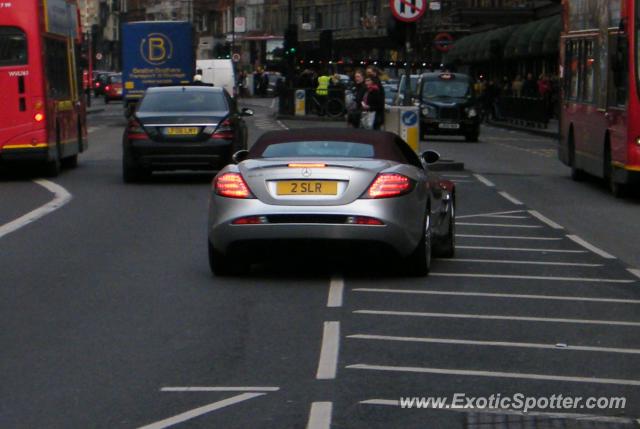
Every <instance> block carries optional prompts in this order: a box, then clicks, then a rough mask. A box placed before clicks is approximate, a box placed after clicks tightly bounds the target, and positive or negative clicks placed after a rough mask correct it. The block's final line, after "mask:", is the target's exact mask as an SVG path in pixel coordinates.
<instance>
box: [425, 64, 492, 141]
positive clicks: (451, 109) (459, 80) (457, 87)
mask: <svg viewBox="0 0 640 429" xmlns="http://www.w3.org/2000/svg"><path fill="white" fill-rule="evenodd" d="M417 97H418V98H417V102H418V103H419V104H420V133H421V134H422V135H423V136H429V135H434V134H435V135H461V136H464V137H465V140H466V141H468V142H477V141H478V137H479V135H480V116H479V115H478V107H477V99H476V98H475V96H474V93H473V80H472V79H471V78H470V77H469V76H467V75H465V74H460V73H449V72H441V73H424V74H423V75H422V76H421V78H420V86H419V89H418V93H417Z"/></svg>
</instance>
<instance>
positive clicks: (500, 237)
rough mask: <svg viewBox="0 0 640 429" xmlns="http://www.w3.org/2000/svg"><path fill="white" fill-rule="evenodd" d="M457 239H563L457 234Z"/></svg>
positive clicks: (558, 238) (555, 239)
mask: <svg viewBox="0 0 640 429" xmlns="http://www.w3.org/2000/svg"><path fill="white" fill-rule="evenodd" d="M456 238H495V239H499V240H539V241H560V240H562V238H561V237H523V236H517V235H481V234H456Z"/></svg>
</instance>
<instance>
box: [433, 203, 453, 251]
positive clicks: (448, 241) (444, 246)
mask: <svg viewBox="0 0 640 429" xmlns="http://www.w3.org/2000/svg"><path fill="white" fill-rule="evenodd" d="M448 215H449V228H448V229H447V235H446V236H445V237H444V238H443V239H442V241H440V243H438V246H436V248H435V249H434V250H435V253H436V255H437V256H438V257H440V258H453V257H454V256H455V253H456V218H455V205H454V203H453V201H452V202H451V204H450V205H449V213H448Z"/></svg>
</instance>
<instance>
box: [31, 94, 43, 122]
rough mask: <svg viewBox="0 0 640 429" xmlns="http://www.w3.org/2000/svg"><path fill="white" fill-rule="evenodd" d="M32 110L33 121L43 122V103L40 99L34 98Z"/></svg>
mask: <svg viewBox="0 0 640 429" xmlns="http://www.w3.org/2000/svg"><path fill="white" fill-rule="evenodd" d="M33 109H34V110H35V114H34V115H33V120H34V121H36V122H42V121H44V118H45V116H44V101H43V100H42V99H40V98H36V99H35V100H34V103H33Z"/></svg>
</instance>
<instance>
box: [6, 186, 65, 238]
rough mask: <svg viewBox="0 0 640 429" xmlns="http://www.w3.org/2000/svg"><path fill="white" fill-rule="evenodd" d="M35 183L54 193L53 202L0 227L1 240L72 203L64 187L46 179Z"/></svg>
mask: <svg viewBox="0 0 640 429" xmlns="http://www.w3.org/2000/svg"><path fill="white" fill-rule="evenodd" d="M33 182H34V183H36V184H38V185H40V186H42V187H43V188H45V189H47V190H48V191H49V192H51V193H53V194H54V198H53V200H51V201H49V202H48V203H46V204H45V205H43V206H40V207H38V208H37V209H35V210H32V211H30V212H29V213H27V214H25V215H23V216H20V217H19V218H17V219H15V220H12V221H11V222H9V223H5V224H4V225H2V226H0V238H2V237H4V236H5V235H7V234H11V233H12V232H14V231H17V230H18V229H20V228H22V227H24V226H26V225H29V224H30V223H33V222H35V221H37V220H38V219H40V218H43V217H44V216H46V215H48V214H49V213H52V212H54V211H56V210H58V209H59V208H60V207H62V206H64V205H65V204H67V203H68V202H69V201H71V198H72V196H71V194H70V193H69V192H67V190H66V189H64V188H63V187H62V186H60V185H58V184H56V183H53V182H50V181H48V180H44V179H38V180H34V181H33Z"/></svg>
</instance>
